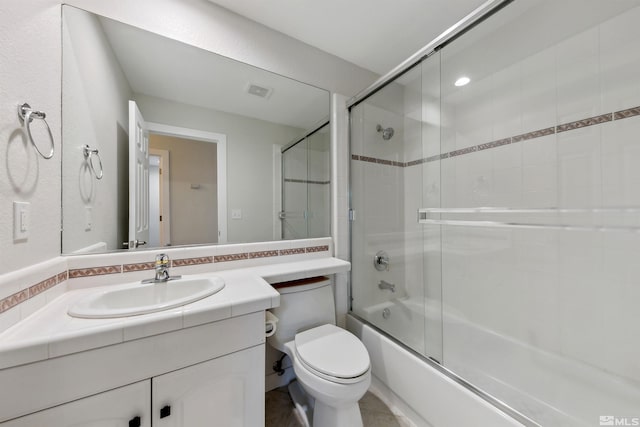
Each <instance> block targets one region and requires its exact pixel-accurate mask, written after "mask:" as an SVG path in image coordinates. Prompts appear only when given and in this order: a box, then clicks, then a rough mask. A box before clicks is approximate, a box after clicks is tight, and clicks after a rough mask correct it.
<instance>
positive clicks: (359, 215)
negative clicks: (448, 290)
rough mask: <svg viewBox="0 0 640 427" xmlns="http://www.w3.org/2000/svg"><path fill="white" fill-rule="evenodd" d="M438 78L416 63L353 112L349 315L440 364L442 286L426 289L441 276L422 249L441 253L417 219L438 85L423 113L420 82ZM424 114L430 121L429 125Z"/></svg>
mask: <svg viewBox="0 0 640 427" xmlns="http://www.w3.org/2000/svg"><path fill="white" fill-rule="evenodd" d="M437 72H438V70H437V68H434V69H429V70H428V71H423V67H422V65H421V64H419V65H418V66H416V67H415V68H413V69H412V70H410V71H408V72H407V73H405V74H404V75H403V76H402V77H401V78H400V79H398V81H397V82H394V83H393V84H391V85H388V86H387V87H385V88H384V89H382V90H380V91H379V92H377V93H376V94H374V95H373V96H371V97H370V98H368V99H366V100H364V101H363V102H361V103H360V104H357V105H355V106H354V107H352V108H351V188H352V191H351V206H352V209H353V210H354V212H355V218H354V220H353V222H352V252H351V253H352V272H351V274H352V298H353V302H352V311H353V313H355V314H356V315H358V316H360V317H361V318H363V319H364V320H366V321H368V322H369V323H371V324H373V325H374V326H376V327H378V328H380V329H382V330H384V331H385V332H387V333H389V334H390V335H392V336H393V337H395V338H396V339H398V340H400V341H401V342H403V343H404V344H406V345H407V346H408V347H410V348H412V349H413V350H415V351H416V352H418V353H420V354H422V355H424V356H426V357H432V358H434V359H438V360H439V359H441V354H442V350H441V348H442V339H441V335H440V334H439V332H438V331H440V330H441V319H440V311H441V310H440V308H439V304H440V303H439V301H438V300H437V298H438V295H439V289H440V283H439V282H434V283H430V284H429V286H425V280H427V279H429V280H431V278H435V279H436V280H438V277H439V276H438V274H435V264H436V261H435V258H434V257H432V256H425V254H424V253H425V245H431V246H433V247H436V248H438V250H439V243H438V241H437V240H432V239H434V238H437V234H434V233H433V232H432V231H431V230H429V231H425V227H423V226H422V225H421V224H419V223H418V221H417V211H418V209H419V208H420V207H422V206H423V203H424V202H423V197H424V196H423V183H422V182H423V174H424V173H426V172H427V169H426V168H425V166H424V165H423V159H424V157H425V154H424V152H425V148H426V147H427V145H425V143H424V138H425V135H429V137H430V138H431V136H433V135H434V134H435V135H436V138H435V139H434V140H432V139H429V144H433V143H436V144H438V143H439V137H438V136H437V134H438V128H439V124H438V122H439V119H438V114H437V111H438V101H437V99H438V93H437V90H438V85H437V84H436V85H435V86H434V84H433V82H430V86H429V90H432V89H435V90H436V92H433V93H431V96H433V97H434V98H433V99H434V100H435V104H434V105H431V104H430V105H428V106H427V107H428V108H426V109H425V105H423V101H422V98H423V91H424V90H425V87H423V81H424V80H427V79H432V78H435V79H436V82H437V75H433V73H437ZM423 73H424V74H425V75H424V76H423ZM433 108H435V110H433ZM434 112H435V116H434V115H433V114H434ZM425 114H426V115H427V116H428V117H429V119H430V120H432V122H431V124H429V125H428V126H427V125H425V124H423V121H424V119H423V116H424V115H425ZM429 149H431V147H430V146H429ZM434 149H436V150H439V146H436V147H435V148H434ZM428 172H429V173H432V172H433V171H432V170H431V169H428ZM431 246H429V247H431ZM379 260H382V261H379ZM377 261H378V262H377ZM426 266H429V269H428V271H426V270H425V268H426ZM431 268H434V271H432V270H431Z"/></svg>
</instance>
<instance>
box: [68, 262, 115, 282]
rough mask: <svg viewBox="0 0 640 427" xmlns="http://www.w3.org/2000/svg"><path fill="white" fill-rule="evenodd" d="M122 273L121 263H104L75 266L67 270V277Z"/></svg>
mask: <svg viewBox="0 0 640 427" xmlns="http://www.w3.org/2000/svg"><path fill="white" fill-rule="evenodd" d="M117 273H122V266H121V265H106V266H100V267H89V268H76V269H74V270H69V278H70V279H76V278H78V277H89V276H104V275H105V274H117Z"/></svg>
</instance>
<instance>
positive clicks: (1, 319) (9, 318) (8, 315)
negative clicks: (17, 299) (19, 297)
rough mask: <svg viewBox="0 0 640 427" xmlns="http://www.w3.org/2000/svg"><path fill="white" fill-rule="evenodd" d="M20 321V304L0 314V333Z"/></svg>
mask: <svg viewBox="0 0 640 427" xmlns="http://www.w3.org/2000/svg"><path fill="white" fill-rule="evenodd" d="M19 321H20V306H17V307H13V308H11V309H9V310H7V311H5V312H4V313H2V314H0V334H2V333H3V332H4V331H6V330H7V329H9V328H10V327H12V326H13V325H15V324H16V323H18V322H19Z"/></svg>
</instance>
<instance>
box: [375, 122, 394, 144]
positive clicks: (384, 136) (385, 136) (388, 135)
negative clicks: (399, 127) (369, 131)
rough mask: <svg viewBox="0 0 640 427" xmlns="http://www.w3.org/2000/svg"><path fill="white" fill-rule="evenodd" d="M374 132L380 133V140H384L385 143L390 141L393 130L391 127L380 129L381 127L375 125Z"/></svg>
mask: <svg viewBox="0 0 640 427" xmlns="http://www.w3.org/2000/svg"><path fill="white" fill-rule="evenodd" d="M376 130H377V131H378V132H382V139H384V140H385V141H388V140H390V139H391V137H393V132H394V130H393V128H391V127H389V128H386V129H385V128H383V127H382V125H377V126H376Z"/></svg>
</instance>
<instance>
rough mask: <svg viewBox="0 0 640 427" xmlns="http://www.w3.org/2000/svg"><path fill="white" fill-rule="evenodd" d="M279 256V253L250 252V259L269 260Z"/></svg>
mask: <svg viewBox="0 0 640 427" xmlns="http://www.w3.org/2000/svg"><path fill="white" fill-rule="evenodd" d="M272 256H278V251H260V252H249V258H252V259H253V258H268V257H272Z"/></svg>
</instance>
